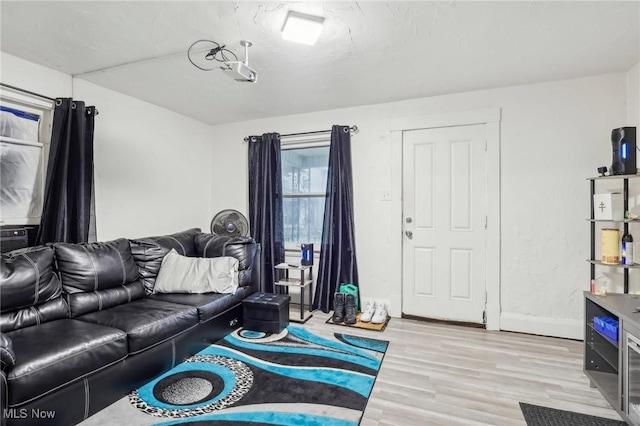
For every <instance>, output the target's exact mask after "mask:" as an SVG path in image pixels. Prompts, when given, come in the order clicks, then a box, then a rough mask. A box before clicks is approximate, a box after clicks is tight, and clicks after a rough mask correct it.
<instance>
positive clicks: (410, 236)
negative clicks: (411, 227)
mask: <svg viewBox="0 0 640 426" xmlns="http://www.w3.org/2000/svg"><path fill="white" fill-rule="evenodd" d="M404 233H405V235H406V236H407V238H409V239H412V238H413V232H411V231H404Z"/></svg>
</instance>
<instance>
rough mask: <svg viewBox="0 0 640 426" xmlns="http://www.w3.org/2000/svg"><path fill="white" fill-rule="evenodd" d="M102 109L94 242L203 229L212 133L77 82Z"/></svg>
mask: <svg viewBox="0 0 640 426" xmlns="http://www.w3.org/2000/svg"><path fill="white" fill-rule="evenodd" d="M73 93H74V97H75V98H76V99H81V100H84V101H85V102H87V103H88V104H91V105H95V106H96V107H97V109H98V110H99V111H100V114H99V115H98V117H97V118H96V122H95V135H94V150H95V153H94V159H95V160H94V161H95V172H94V175H95V187H96V222H97V231H98V240H99V241H104V240H109V239H113V238H117V237H129V238H133V237H144V236H151V235H158V234H165V233H172V232H177V231H182V230H184V229H187V228H191V227H194V226H197V227H201V228H203V229H208V227H209V221H210V220H211V214H212V213H211V208H210V206H211V203H210V200H211V193H212V188H213V187H214V186H215V183H214V182H212V181H211V179H210V176H211V172H210V170H211V167H212V164H211V163H210V162H209V159H210V157H211V146H212V141H213V139H212V135H211V127H210V126H209V125H207V124H204V123H201V122H199V121H196V120H193V119H191V118H188V117H185V116H183V115H180V114H176V113H175V112H172V111H169V110H167V109H164V108H160V107H157V106H155V105H151V104H149V103H147V102H143V101H140V100H138V99H135V98H132V97H130V96H126V95H123V94H121V93H118V92H114V91H112V90H108V89H105V88H103V87H100V86H97V85H95V84H93V83H89V82H86V81H83V80H79V79H74V82H73Z"/></svg>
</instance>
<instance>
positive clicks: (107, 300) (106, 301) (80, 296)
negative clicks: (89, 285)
mask: <svg viewBox="0 0 640 426" xmlns="http://www.w3.org/2000/svg"><path fill="white" fill-rule="evenodd" d="M65 297H66V299H67V303H68V305H69V311H70V313H71V318H76V317H78V316H80V315H84V314H86V313H89V312H96V311H101V310H103V309H108V308H111V307H113V306H117V305H121V304H123V303H129V302H131V301H133V300H138V299H142V298H143V297H145V291H144V285H143V284H142V281H140V280H138V281H134V282H131V283H127V284H124V285H121V286H118V287H111V288H107V289H105V290H98V291H91V292H80V293H73V294H66V295H65Z"/></svg>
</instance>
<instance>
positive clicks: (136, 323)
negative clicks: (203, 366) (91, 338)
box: [77, 298, 198, 354]
mask: <svg viewBox="0 0 640 426" xmlns="http://www.w3.org/2000/svg"><path fill="white" fill-rule="evenodd" d="M77 319H78V320H81V321H87V322H91V323H94V324H100V325H105V326H107V327H113V328H118V329H120V330H123V331H125V332H126V333H127V339H128V344H129V353H130V354H135V353H137V352H140V351H143V350H145V349H147V348H149V347H151V346H154V345H156V344H158V343H162V342H164V341H165V340H168V339H171V338H172V337H174V336H177V335H179V334H180V333H182V332H184V331H187V330H189V329H190V328H192V327H194V326H195V325H197V324H198V311H197V309H195V308H194V307H191V306H185V305H177V304H175V303H168V302H163V301H160V300H152V299H148V298H147V299H140V300H136V301H133V302H131V303H125V304H124V305H119V306H116V307H113V308H110V309H105V310H103V311H100V312H93V313H90V314H86V315H82V316H80V317H78V318H77Z"/></svg>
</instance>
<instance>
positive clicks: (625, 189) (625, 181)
mask: <svg viewBox="0 0 640 426" xmlns="http://www.w3.org/2000/svg"><path fill="white" fill-rule="evenodd" d="M638 177H640V174H635V175H616V176H598V177H592V178H588V180H589V181H590V185H589V186H590V190H591V202H590V204H591V216H590V219H587V220H589V222H591V223H590V225H591V254H590V257H589V259H587V262H589V263H590V264H591V279H592V280H593V279H595V277H596V265H602V266H609V267H614V268H615V267H619V268H623V274H624V293H629V270H630V269H640V265H631V266H629V265H605V264H603V263H602V262H600V261H599V260H597V259H596V223H598V222H615V223H622V226H623V234H622V235H625V234H628V233H629V224H630V223H633V222H640V220H633V219H623V220H596V219H595V216H594V214H595V206H594V204H593V196H594V194H595V193H596V181H599V180H622V200H623V203H624V206H623V209H624V210H623V211H624V212H627V211H629V179H634V178H638Z"/></svg>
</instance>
